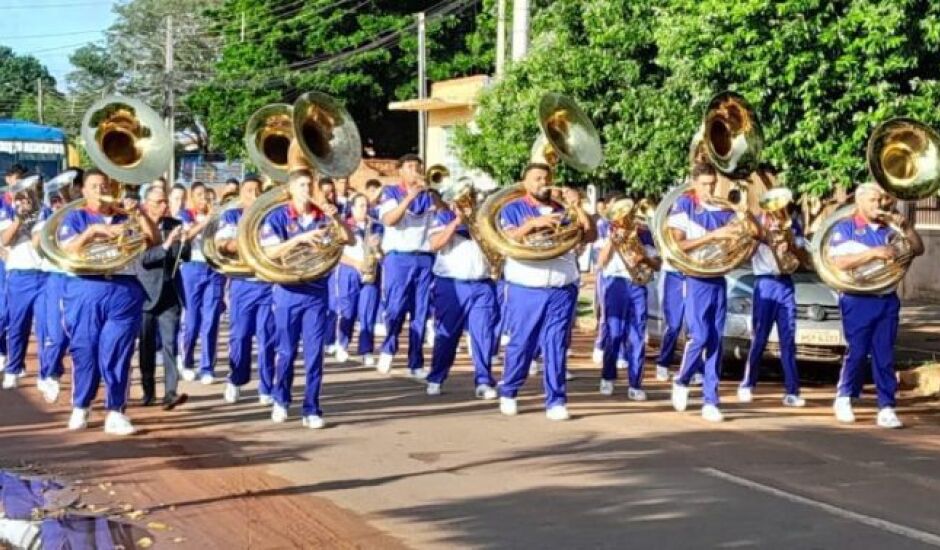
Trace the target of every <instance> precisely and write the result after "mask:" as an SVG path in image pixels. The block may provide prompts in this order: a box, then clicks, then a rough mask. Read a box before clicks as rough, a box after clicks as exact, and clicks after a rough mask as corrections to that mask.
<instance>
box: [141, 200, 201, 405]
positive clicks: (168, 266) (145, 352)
mask: <svg viewBox="0 0 940 550" xmlns="http://www.w3.org/2000/svg"><path fill="white" fill-rule="evenodd" d="M141 210H142V211H143V214H144V218H145V219H146V220H147V221H148V222H149V223H151V224H152V225H153V227H155V228H156V231H155V232H154V233H155V237H156V239H155V242H154V244H153V246H151V247H150V248H149V249H147V251H146V252H144V254H143V256H142V257H141V262H140V264H139V266H138V270H137V278H138V279H139V280H140V284H141V285H142V286H143V287H144V291H145V293H146V299H145V301H144V318H143V323H141V327H140V345H139V350H140V379H141V385H142V386H143V390H144V397H143V400H142V402H141V404H143V405H144V406H149V405H152V404H153V403H154V401H155V400H156V381H155V376H154V375H155V373H156V358H157V337H158V334H159V341H160V343H161V344H162V348H163V369H164V387H165V391H164V396H163V408H164V409H166V410H170V409H173V408H174V407H176V406H177V405H180V404H182V403H183V402H184V401H185V400H186V394H177V393H176V388H177V385H178V383H179V373H178V372H177V370H176V348H177V335H178V334H179V328H180V311H181V309H182V291H181V288H182V286H181V281H180V276H179V269H178V261H179V260H182V261H187V260H189V254H190V248H191V247H190V244H189V243H188V242H185V241H184V240H183V229H182V222H180V221H179V220H177V219H175V218H172V217H170V216H169V205H168V203H167V195H166V191H164V190H163V189H161V188H159V187H151V188H149V189H148V190H147V195H146V196H145V197H144V202H143V204H142V205H141Z"/></svg>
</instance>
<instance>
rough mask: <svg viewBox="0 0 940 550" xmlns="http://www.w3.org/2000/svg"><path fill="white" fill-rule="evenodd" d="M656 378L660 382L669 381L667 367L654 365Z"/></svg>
mask: <svg viewBox="0 0 940 550" xmlns="http://www.w3.org/2000/svg"><path fill="white" fill-rule="evenodd" d="M656 380H658V381H660V382H668V381H669V367H660V366H658V365H657V366H656Z"/></svg>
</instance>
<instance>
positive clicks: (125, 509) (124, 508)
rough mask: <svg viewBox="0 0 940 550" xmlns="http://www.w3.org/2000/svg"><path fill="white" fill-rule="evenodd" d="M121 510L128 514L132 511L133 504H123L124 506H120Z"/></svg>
mask: <svg viewBox="0 0 940 550" xmlns="http://www.w3.org/2000/svg"><path fill="white" fill-rule="evenodd" d="M121 509H122V510H124V511H125V512H130V511H131V510H133V509H134V505H133V504H125V505H124V506H121Z"/></svg>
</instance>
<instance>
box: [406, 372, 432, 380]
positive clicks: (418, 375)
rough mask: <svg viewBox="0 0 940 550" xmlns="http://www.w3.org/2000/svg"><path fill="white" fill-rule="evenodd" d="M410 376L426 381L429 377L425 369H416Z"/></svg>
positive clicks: (409, 373)
mask: <svg viewBox="0 0 940 550" xmlns="http://www.w3.org/2000/svg"><path fill="white" fill-rule="evenodd" d="M408 376H410V377H411V378H413V379H415V380H424V379H425V378H427V377H428V371H426V370H424V369H415V370H410V371H408Z"/></svg>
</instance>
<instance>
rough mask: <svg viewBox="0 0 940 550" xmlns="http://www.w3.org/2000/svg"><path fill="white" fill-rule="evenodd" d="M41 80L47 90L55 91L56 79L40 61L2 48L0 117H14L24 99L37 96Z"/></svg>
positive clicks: (0, 55)
mask: <svg viewBox="0 0 940 550" xmlns="http://www.w3.org/2000/svg"><path fill="white" fill-rule="evenodd" d="M40 79H41V80H42V85H43V87H44V88H45V89H47V90H54V89H55V79H54V78H52V76H50V74H49V71H48V70H47V69H46V67H44V66H43V65H42V64H41V63H40V62H39V60H37V59H36V58H35V57H33V56H30V55H16V54H15V53H13V50H11V49H10V48H7V47H5V46H0V117H10V116H12V115H13V113H14V112H15V111H16V110H17V108H18V107H19V105H20V103H22V101H23V99H24V98H27V97H30V96H35V95H36V87H37V83H38V81H39V80H40Z"/></svg>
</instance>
